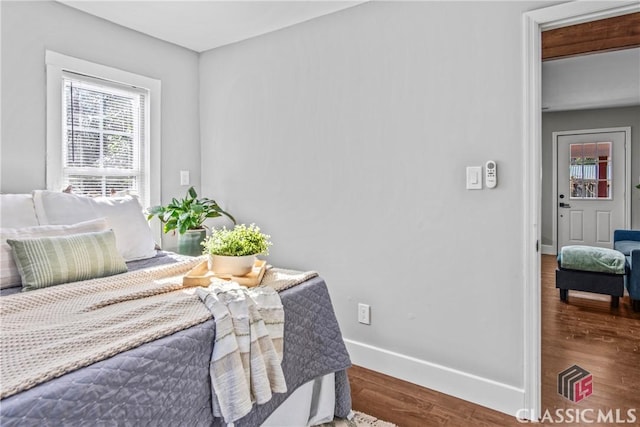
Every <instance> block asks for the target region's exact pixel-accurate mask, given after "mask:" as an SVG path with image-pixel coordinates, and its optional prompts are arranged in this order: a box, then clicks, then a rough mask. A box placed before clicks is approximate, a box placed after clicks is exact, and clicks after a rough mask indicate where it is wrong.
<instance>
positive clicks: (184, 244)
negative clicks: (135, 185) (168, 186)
mask: <svg viewBox="0 0 640 427" xmlns="http://www.w3.org/2000/svg"><path fill="white" fill-rule="evenodd" d="M222 215H225V216H226V217H227V218H229V219H230V220H231V221H233V223H234V224H235V223H236V220H235V218H234V217H233V216H231V214H229V213H228V212H225V211H224V210H222V208H220V206H219V205H218V204H217V203H216V201H215V200H211V199H208V198H206V197H202V198H198V194H197V193H196V190H195V189H194V188H193V187H190V188H189V189H188V190H187V194H186V196H185V197H184V198H183V199H179V200H178V199H176V198H173V199H172V200H171V203H169V204H168V205H166V206H162V205H159V206H153V207H151V208H149V209H148V210H147V220H151V218H153V217H158V219H159V220H160V221H161V222H162V223H163V224H164V226H163V231H164V232H165V233H168V232H170V231H173V232H174V233H175V232H176V231H177V232H178V250H177V252H178V253H180V254H183V255H192V256H196V255H200V254H201V253H202V246H201V243H202V242H203V241H204V238H205V236H206V234H207V232H206V228H207V227H206V226H205V225H204V221H205V220H206V219H207V218H217V217H219V216H222Z"/></svg>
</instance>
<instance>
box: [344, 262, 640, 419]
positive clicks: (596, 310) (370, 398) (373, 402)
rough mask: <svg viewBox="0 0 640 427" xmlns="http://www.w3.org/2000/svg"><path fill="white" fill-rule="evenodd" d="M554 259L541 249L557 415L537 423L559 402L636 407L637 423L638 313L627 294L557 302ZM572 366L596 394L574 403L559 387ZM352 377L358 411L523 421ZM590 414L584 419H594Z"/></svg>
mask: <svg viewBox="0 0 640 427" xmlns="http://www.w3.org/2000/svg"><path fill="white" fill-rule="evenodd" d="M555 266H556V263H555V257H554V256H550V255H543V256H542V271H541V276H542V295H541V301H542V325H541V326H542V411H543V414H544V411H545V410H547V409H548V410H549V411H550V415H551V416H552V417H554V418H553V419H552V420H549V419H547V420H546V421H545V420H544V419H543V422H542V423H541V425H557V424H558V418H557V417H555V411H556V409H560V408H562V409H565V410H566V409H571V410H572V411H573V413H574V414H575V410H576V409H579V410H581V411H582V410H584V409H593V410H594V412H593V413H594V414H597V411H598V410H599V409H600V410H603V411H605V412H607V411H609V410H613V414H614V415H615V410H616V409H620V410H621V416H622V417H623V418H624V419H625V420H627V421H628V420H630V418H627V410H628V409H635V415H636V417H637V421H636V423H635V425H640V313H634V312H633V311H632V310H631V307H630V305H629V299H628V297H625V298H622V299H621V300H620V307H619V308H617V309H612V308H610V306H609V302H610V299H609V297H607V296H601V295H594V294H587V293H579V292H572V291H570V292H569V302H568V304H564V303H562V302H560V298H559V295H558V291H557V289H555ZM572 365H579V366H580V367H582V368H584V369H586V370H587V371H589V372H591V373H592V375H593V394H592V395H591V396H589V397H587V398H586V399H585V400H583V401H581V402H579V403H573V402H570V401H569V400H567V399H565V398H564V397H562V396H560V395H559V394H558V393H557V385H556V381H557V375H558V373H559V372H561V371H563V370H564V369H566V368H568V367H570V366H572ZM349 379H350V382H351V391H352V398H353V408H354V409H355V410H357V411H362V412H366V413H368V414H370V415H373V416H375V417H377V418H380V419H382V420H386V421H390V422H393V423H395V424H397V425H398V426H399V427H414V426H415V427H423V426H443V425H446V426H511V425H522V424H520V423H518V422H517V421H516V419H515V418H513V417H511V416H509V415H506V414H503V413H500V412H496V411H493V410H490V409H487V408H484V407H481V406H478V405H474V404H472V403H469V402H466V401H464V400H460V399H457V398H455V397H452V396H448V395H445V394H442V393H438V392H436V391H433V390H429V389H426V388H423V387H420V386H417V385H415V384H411V383H408V382H405V381H402V380H398V379H395V378H392V377H389V376H387V375H383V374H380V373H378V372H374V371H371V370H368V369H365V368H362V367H359V366H354V367H352V368H351V369H350V370H349ZM591 414H592V413H591V412H587V413H586V415H585V417H586V419H587V420H591V419H595V416H596V415H593V416H592V415H591ZM552 421H555V423H554V422H552ZM573 425H579V424H577V423H574V424H573ZM589 425H593V426H598V425H607V424H597V423H593V424H589ZM609 425H611V424H609ZM627 425H629V424H627Z"/></svg>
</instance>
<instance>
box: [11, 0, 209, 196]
mask: <svg viewBox="0 0 640 427" xmlns="http://www.w3.org/2000/svg"><path fill="white" fill-rule="evenodd" d="M0 6H1V8H2V133H1V156H0V157H1V158H2V159H1V179H0V184H1V185H0V191H2V192H7V193H21V192H29V191H31V190H33V189H39V188H44V186H45V146H46V144H45V136H46V121H45V96H46V87H45V83H46V74H45V50H46V49H49V50H53V51H56V52H59V53H62V54H65V55H69V56H73V57H77V58H80V59H84V60H87V61H92V62H96V63H99V64H103V65H108V66H110V67H115V68H119V69H122V70H126V71H130V72H133V73H137V74H141V75H144V76H147V77H152V78H155V79H159V80H161V81H162V160H161V170H162V183H161V185H162V189H161V190H162V200H163V202H167V201H169V200H170V199H171V197H174V196H178V195H182V194H184V192H185V189H186V188H185V187H181V186H180V180H179V171H180V170H182V169H185V170H190V171H191V180H192V182H193V183H195V184H199V183H200V142H199V139H200V133H199V116H198V108H199V107H198V90H199V88H198V54H197V53H195V52H192V51H190V50H188V49H184V48H181V47H178V46H175V45H173V44H170V43H166V42H163V41H160V40H158V39H155V38H152V37H148V36H145V35H143V34H141V33H138V32H136V31H132V30H128V29H125V28H124V27H121V26H119V25H115V24H112V23H110V22H107V21H104V20H102V19H98V18H95V17H93V16H91V15H88V14H85V13H82V12H79V11H77V10H75V9H72V8H69V7H67V6H64V5H62V4H60V3H55V2H49V1H45V2H12V1H2V2H1V3H0Z"/></svg>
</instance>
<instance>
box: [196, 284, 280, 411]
mask: <svg viewBox="0 0 640 427" xmlns="http://www.w3.org/2000/svg"><path fill="white" fill-rule="evenodd" d="M196 294H197V295H198V296H199V297H200V298H201V299H202V301H203V302H204V304H205V305H206V306H207V308H208V309H209V310H210V311H211V313H212V314H213V317H214V319H215V322H216V341H215V345H214V347H213V353H212V355H211V365H210V374H211V383H212V388H213V396H212V406H213V414H214V415H215V416H217V417H220V416H221V417H223V418H224V420H225V422H226V423H233V422H234V421H237V420H239V419H240V418H242V417H243V416H245V415H246V414H248V413H249V412H250V411H251V408H252V406H253V403H254V402H255V403H258V404H262V403H265V402H268V401H269V400H270V399H271V397H272V393H285V392H286V391H287V384H286V382H285V378H284V374H283V372H282V367H281V362H282V350H283V341H284V309H283V307H282V303H281V301H280V296H279V295H278V293H277V292H276V291H275V290H274V289H273V288H270V287H268V286H260V287H256V288H245V287H241V286H239V285H238V284H237V283H234V282H218V281H216V282H214V283H213V284H211V285H210V286H209V287H208V288H197V289H196Z"/></svg>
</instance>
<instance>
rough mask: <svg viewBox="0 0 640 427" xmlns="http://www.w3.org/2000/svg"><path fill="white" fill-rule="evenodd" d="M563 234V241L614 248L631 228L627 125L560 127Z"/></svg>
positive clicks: (560, 229) (560, 239)
mask: <svg viewBox="0 0 640 427" xmlns="http://www.w3.org/2000/svg"><path fill="white" fill-rule="evenodd" d="M553 137H554V140H555V141H554V142H555V145H556V147H557V181H556V182H557V193H556V194H557V206H558V208H557V224H558V226H557V239H558V251H559V250H560V248H562V247H563V246H568V245H587V246H599V247H605V248H613V230H615V229H617V228H625V225H626V223H627V218H626V212H627V210H626V197H627V196H626V194H625V190H626V187H627V183H626V181H627V171H626V167H627V159H626V153H627V152H626V148H625V142H626V139H627V133H626V130H624V129H623V130H619V131H617V130H614V131H612V130H611V129H603V130H602V131H598V130H593V131H575V132H555V133H554V134H553Z"/></svg>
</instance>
